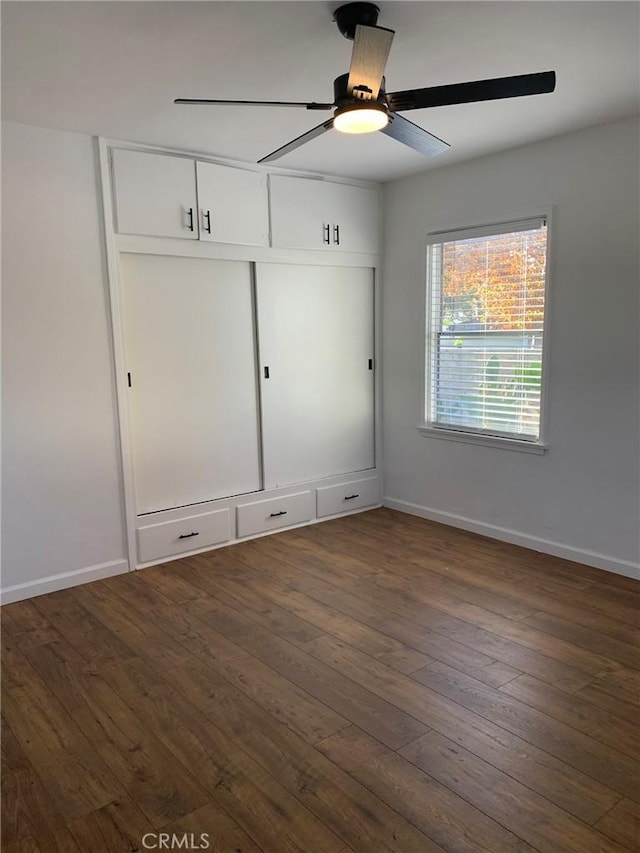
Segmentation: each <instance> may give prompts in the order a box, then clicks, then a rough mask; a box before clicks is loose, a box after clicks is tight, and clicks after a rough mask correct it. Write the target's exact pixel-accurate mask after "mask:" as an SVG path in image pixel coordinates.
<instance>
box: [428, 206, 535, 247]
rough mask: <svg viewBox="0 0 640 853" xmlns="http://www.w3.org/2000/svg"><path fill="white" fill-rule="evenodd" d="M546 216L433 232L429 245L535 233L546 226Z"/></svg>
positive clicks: (429, 235) (430, 235) (430, 233)
mask: <svg viewBox="0 0 640 853" xmlns="http://www.w3.org/2000/svg"><path fill="white" fill-rule="evenodd" d="M546 223H547V217H546V214H545V215H543V216H533V217H528V218H527V219H516V220H513V221H510V222H491V223H489V224H487V225H475V226H472V227H467V228H452V229H449V230H447V231H431V232H429V234H428V235H427V245H433V244H434V243H449V242H452V241H454V240H470V239H471V238H473V237H490V236H492V235H494V234H517V233H518V232H519V231H533V230H535V229H537V228H541V227H542V226H543V225H546Z"/></svg>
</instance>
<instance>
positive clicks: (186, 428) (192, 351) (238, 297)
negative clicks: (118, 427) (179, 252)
mask: <svg viewBox="0 0 640 853" xmlns="http://www.w3.org/2000/svg"><path fill="white" fill-rule="evenodd" d="M122 291H123V311H124V322H125V340H126V350H127V371H130V375H131V388H130V390H129V395H130V416H131V433H132V443H133V461H134V478H135V492H136V505H137V512H138V514H142V513H148V512H154V511H156V510H162V509H167V508H170V507H177V506H185V505H187V504H193V503H198V502H200V501H206V500H210V499H212V498H219V497H226V496H229V495H235V494H241V493H245V492H251V491H255V490H256V489H259V488H260V486H261V483H260V466H259V449H258V448H259V445H258V411H257V394H256V390H257V389H256V372H255V371H256V366H255V365H256V362H255V334H254V328H253V306H252V283H251V271H250V267H249V264H246V263H239V262H234V261H213V260H205V259H196V258H177V257H159V256H156V255H133V254H123V255H122Z"/></svg>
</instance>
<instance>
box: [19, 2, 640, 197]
mask: <svg viewBox="0 0 640 853" xmlns="http://www.w3.org/2000/svg"><path fill="white" fill-rule="evenodd" d="M339 5H341V4H340V2H339V0H338V2H314V0H311V2H270V0H262V2H244V0H237V2H206V0H204V1H203V2H184V0H183V2H171V1H170V0H167V2H154V0H143V2H118V0H112V2H57V0H51V2H3V3H2V65H3V70H2V97H3V101H2V111H3V118H5V119H8V120H11V121H17V122H23V123H26V124H34V125H40V126H43V127H51V128H57V129H60V130H69V131H77V132H81V133H88V134H98V135H101V136H108V137H111V138H115V139H122V140H132V141H137V142H144V143H148V144H154V145H160V146H166V147H172V148H179V149H185V150H188V151H197V152H201V153H209V154H217V155H220V156H224V157H230V158H233V159H238V160H246V161H249V162H254V161H256V160H258V159H259V158H260V157H262V156H264V155H266V154H268V153H269V152H270V151H272V150H274V149H275V148H278V147H280V146H281V145H283V144H284V143H286V142H288V141H289V140H290V139H293V138H294V137H296V136H299V135H300V134H301V133H304V132H305V131H306V130H308V129H310V128H311V127H313V126H314V125H316V124H318V123H319V122H320V121H322V119H323V118H325V117H326V116H328V115H329V114H328V113H317V112H308V111H306V110H304V109H285V108H246V107H213V106H211V107H191V106H175V105H174V104H173V99H174V98H176V97H186V98H189V97H190V98H232V99H257V100H259V99H265V100H294V101H308V100H315V101H331V100H333V88H332V85H333V79H334V77H337V76H338V75H339V74H342V73H344V72H346V71H347V70H348V67H349V59H350V55H351V42H349V41H347V40H346V39H344V38H343V37H342V36H341V35H340V33H339V32H338V29H337V27H336V25H335V23H333V22H332V13H333V11H334V9H336V8H337V7H338V6H339ZM378 5H379V6H380V9H381V12H380V18H379V20H378V24H379V25H380V26H385V27H389V28H391V29H394V30H396V38H395V41H394V44H393V47H392V51H391V56H390V59H389V62H388V65H387V72H386V79H387V91H396V90H400V89H408V88H419V87H422V86H438V85H443V84H447V83H459V82H463V81H467V80H480V79H486V78H490V77H503V76H509V75H512V74H526V73H532V72H537V71H548V70H555V71H556V72H557V78H558V82H557V87H556V91H555V93H553V94H549V95H538V96H534V97H529V98H520V99H509V100H505V101H500V102H485V103H479V104H466V105H460V106H452V107H438V108H435V109H430V110H417V111H414V112H411V113H405V115H406V117H407V118H410V119H411V120H412V121H414V122H415V123H417V124H420V125H422V126H423V127H425V128H426V129H427V130H429V131H430V132H431V133H434V134H435V135H436V136H439V137H441V138H442V139H445V140H446V141H447V142H449V143H450V144H451V146H452V147H451V149H450V150H449V151H447V152H446V153H445V154H441V155H439V156H438V157H436V158H433V159H431V160H428V159H426V158H424V157H422V156H421V155H419V154H417V153H415V152H414V151H412V150H410V149H408V148H406V147H405V146H403V145H401V144H400V143H398V142H395V141H394V140H392V139H390V138H388V137H386V136H384V135H383V134H380V133H374V134H370V135H368V136H359V137H349V136H347V135H345V134H340V133H337V132H331V133H327V134H325V135H323V136H321V137H320V138H318V139H315V140H313V141H312V142H310V143H308V144H307V145H305V146H304V147H302V148H299V149H298V150H296V151H295V152H293V153H291V154H289V155H287V156H286V157H284V158H282V159H281V160H279V161H277V163H276V165H278V166H283V167H290V168H295V169H303V170H309V171H314V172H323V173H327V174H335V175H345V176H350V177H355V178H363V179H371V180H380V181H384V180H390V179H393V178H396V177H399V176H402V175H407V174H411V173H413V172H419V171H422V170H423V169H426V168H436V167H437V166H442V165H445V164H448V163H453V162H456V161H460V160H465V159H469V158H471V157H476V156H479V155H482V154H486V153H489V152H492V151H498V150H502V149H505V148H510V147H513V146H516V145H521V144H524V143H527V142H531V141H534V140H538V139H543V138H545V137H550V136H555V135H557V134H561V133H565V132H568V131H571V130H575V129H579V128H582V127H586V126H588V125H593V124H601V123H604V122H607V121H613V120H615V119H618V118H623V117H627V116H631V115H635V114H637V113H638V102H639V89H640V74H639V57H638V54H639V44H640V37H639V9H640V5H639V4H638V3H636V2H608V0H607V2H591V1H590V2H580V1H579V0H576V2H573V0H568V2H565V0H558V1H557V2H556V0H553V2H550V0H546V2H483V0H472V2H458V1H457V0H449V2H395V0H391V2H385V0H381V2H378ZM612 156H615V152H612Z"/></svg>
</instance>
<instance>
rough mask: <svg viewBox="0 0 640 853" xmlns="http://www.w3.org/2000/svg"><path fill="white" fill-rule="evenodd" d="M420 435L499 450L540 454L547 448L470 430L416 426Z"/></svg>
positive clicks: (534, 443)
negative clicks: (460, 430) (458, 430)
mask: <svg viewBox="0 0 640 853" xmlns="http://www.w3.org/2000/svg"><path fill="white" fill-rule="evenodd" d="M418 432H419V433H420V434H421V435H426V436H429V437H430V438H444V439H445V440H446V441H461V442H462V443H463V444H480V445H483V446H484V447H495V448H496V449H499V450H516V451H519V452H520V453H535V454H537V455H538V456H542V454H543V453H545V452H546V450H547V449H548V445H546V444H542V443H541V442H538V441H521V440H519V439H517V438H503V437H502V436H492V435H477V434H475V433H472V432H456V430H453V429H440V428H436V427H430V426H425V425H424V424H422V425H420V426H419V427H418Z"/></svg>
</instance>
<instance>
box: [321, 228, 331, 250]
mask: <svg viewBox="0 0 640 853" xmlns="http://www.w3.org/2000/svg"><path fill="white" fill-rule="evenodd" d="M329 228H330V226H329V225H323V226H322V231H323V234H324V237H323V238H322V242H323V243H326V244H327V246H328V245H329V243H330V242H331V238H330V237H329Z"/></svg>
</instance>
